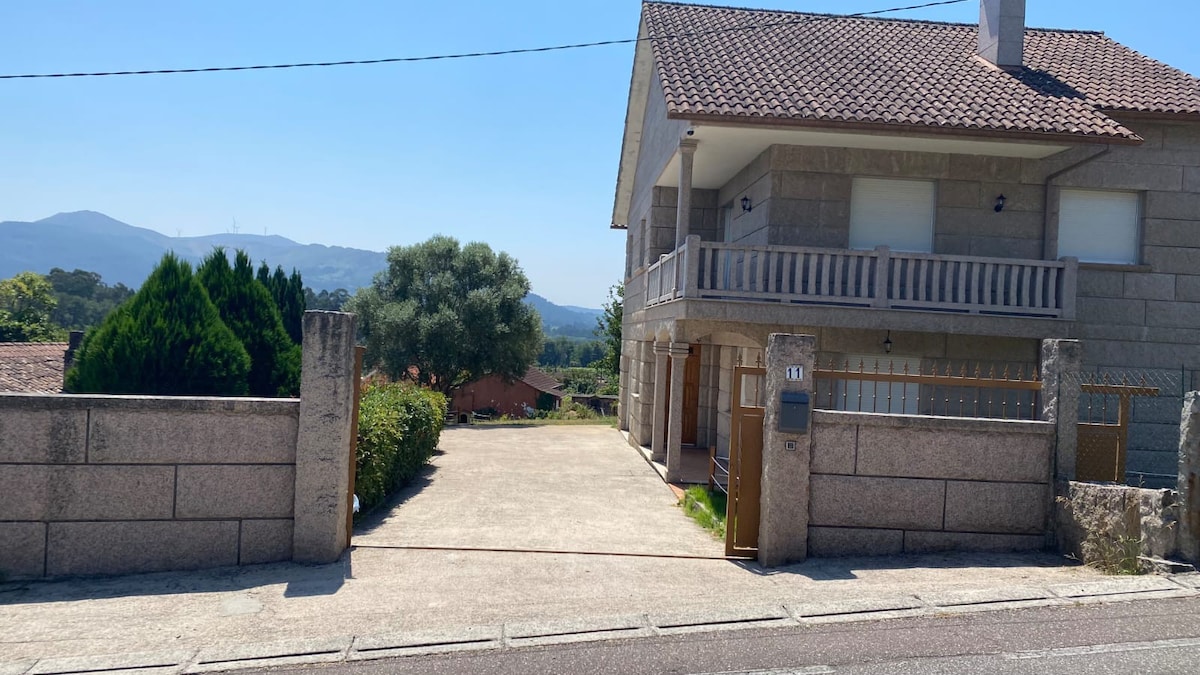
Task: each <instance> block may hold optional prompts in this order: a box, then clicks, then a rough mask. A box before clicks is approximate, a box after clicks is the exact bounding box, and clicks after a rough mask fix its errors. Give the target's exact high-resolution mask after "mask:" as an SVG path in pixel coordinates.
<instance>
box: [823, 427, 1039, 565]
mask: <svg viewBox="0 0 1200 675" xmlns="http://www.w3.org/2000/svg"><path fill="white" fill-rule="evenodd" d="M812 425H813V430H812V459H811V465H810V469H811V484H810V488H811V492H810V501H809V509H810V511H809V540H808V541H809V544H808V546H809V555H811V556H814V557H823V556H846V555H886V554H893V553H923V552H934V551H949V550H956V551H963V550H968V551H970V550H982V551H1010V550H1029V549H1040V548H1043V547H1044V546H1045V545H1046V543H1047V542H1046V536H1045V533H1046V529H1047V526H1048V519H1049V517H1050V514H1051V499H1052V491H1051V483H1050V470H1051V469H1050V467H1051V457H1052V454H1053V451H1054V426H1053V425H1052V424H1050V423H1049V422H1040V421H1034V422H1013V421H1000V420H980V419H963V418H938V417H911V416H899V415H877V414H867V413H845V412H833V411H814V413H813V420H812Z"/></svg>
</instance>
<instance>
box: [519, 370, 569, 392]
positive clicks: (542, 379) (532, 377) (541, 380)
mask: <svg viewBox="0 0 1200 675" xmlns="http://www.w3.org/2000/svg"><path fill="white" fill-rule="evenodd" d="M521 381H522V382H524V383H525V384H528V385H529V386H531V387H533V388H534V389H537V390H538V391H544V392H546V393H547V394H554V395H555V396H562V395H563V392H562V382H559V381H558V380H556V379H554V377H553V376H551V375H549V374H548V373H546V372H545V371H543V370H541V369H539V368H530V369H529V370H528V371H526V373H525V377H522V378H521Z"/></svg>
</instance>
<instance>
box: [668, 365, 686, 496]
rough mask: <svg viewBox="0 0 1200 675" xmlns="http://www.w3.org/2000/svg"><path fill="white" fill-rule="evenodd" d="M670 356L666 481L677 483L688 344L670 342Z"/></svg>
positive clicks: (681, 445) (679, 477)
mask: <svg viewBox="0 0 1200 675" xmlns="http://www.w3.org/2000/svg"><path fill="white" fill-rule="evenodd" d="M667 353H668V355H669V356H670V357H671V397H670V401H669V402H668V404H669V407H668V411H667V462H666V464H667V476H666V478H667V482H668V483H677V482H679V481H680V480H681V479H682V478H683V376H684V374H685V373H686V372H687V357H688V345H687V343H686V342H672V343H670V344H669V346H668V352H667Z"/></svg>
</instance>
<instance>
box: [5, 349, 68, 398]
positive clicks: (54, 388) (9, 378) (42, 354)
mask: <svg viewBox="0 0 1200 675" xmlns="http://www.w3.org/2000/svg"><path fill="white" fill-rule="evenodd" d="M66 351H67V343H65V342H0V391H7V392H20V393H32V394H58V393H61V392H62V388H63V356H64V355H65V353H66Z"/></svg>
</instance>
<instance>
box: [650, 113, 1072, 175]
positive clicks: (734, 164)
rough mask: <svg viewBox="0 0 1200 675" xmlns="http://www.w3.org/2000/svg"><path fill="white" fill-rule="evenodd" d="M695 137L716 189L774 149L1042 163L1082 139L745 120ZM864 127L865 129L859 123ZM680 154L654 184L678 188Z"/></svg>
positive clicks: (697, 131)
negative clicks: (827, 149) (924, 154)
mask: <svg viewBox="0 0 1200 675" xmlns="http://www.w3.org/2000/svg"><path fill="white" fill-rule="evenodd" d="M691 121H692V129H693V130H694V131H693V135H692V138H694V139H696V140H697V141H698V142H699V148H698V151H697V152H696V158H695V168H694V173H693V178H692V187H693V188H697V189H703V190H717V189H720V188H721V187H723V186H724V185H725V184H726V183H728V182H729V181H730V180H731V179H732V178H733V177H734V176H735V175H737V173H738V172H739V171H741V170H742V169H743V168H744V167H745V166H746V165H747V164H749V163H750V162H751V161H753V160H754V158H755V157H758V156H759V155H760V154H762V152H763V151H764V150H766V149H767V148H769V147H771V146H772V145H795V146H814V147H833V148H855V149H868V150H895V151H903V152H928V153H946V154H959V155H986V156H992V157H1013V158H1020V159H1043V158H1045V157H1049V156H1051V155H1055V154H1058V153H1060V152H1062V151H1064V150H1067V149H1068V148H1070V147H1071V146H1073V145H1078V144H1079V143H1080V140H1079V139H1077V138H1072V139H1070V140H1068V139H1064V138H1063V137H1061V136H1043V137H1035V136H1032V135H1020V134H1012V135H1011V136H1009V135H1001V134H992V135H989V136H982V135H978V134H967V133H963V130H954V131H957V132H958V133H939V134H927V133H918V132H913V131H909V130H907V129H899V130H898V129H896V128H895V127H888V128H882V127H881V125H874V127H865V128H853V127H849V125H845V124H842V125H839V126H837V127H833V126H828V127H817V126H812V125H805V126H797V125H781V124H767V123H765V121H764V123H758V124H746V123H745V122H744V121H742V120H739V121H738V122H732V121H713V119H712V118H711V117H705V118H699V117H697V118H694V119H692V120H691ZM860 126H861V125H860ZM678 178H679V155H678V153H676V155H675V156H674V157H672V158H671V160H670V161H669V162H668V163H667V165H666V167H664V169H663V171H662V173H661V174H660V175H659V176H658V178H657V180H656V181H655V185H658V186H661V187H678Z"/></svg>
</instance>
